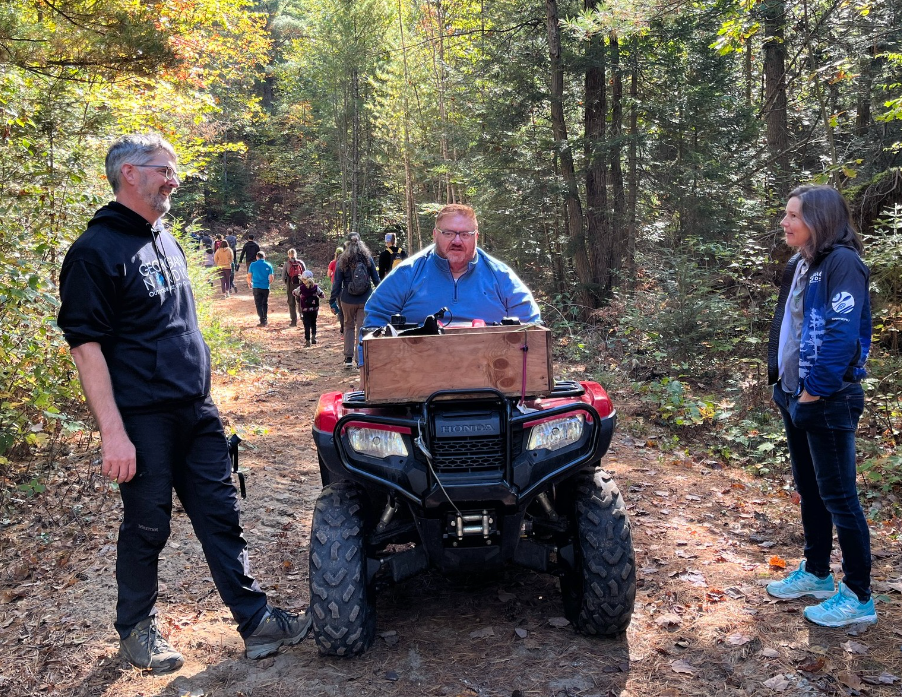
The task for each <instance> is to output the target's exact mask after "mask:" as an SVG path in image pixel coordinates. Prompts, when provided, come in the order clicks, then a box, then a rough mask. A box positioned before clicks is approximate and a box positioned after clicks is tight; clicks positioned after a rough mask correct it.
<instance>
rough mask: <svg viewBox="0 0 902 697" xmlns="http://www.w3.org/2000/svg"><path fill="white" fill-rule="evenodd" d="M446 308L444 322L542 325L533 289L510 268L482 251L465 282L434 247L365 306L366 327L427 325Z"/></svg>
mask: <svg viewBox="0 0 902 697" xmlns="http://www.w3.org/2000/svg"><path fill="white" fill-rule="evenodd" d="M442 307H447V308H448V309H449V310H450V311H451V316H450V317H448V316H446V317H445V320H444V321H448V320H452V321H454V322H455V323H458V322H466V323H467V324H469V323H470V322H471V321H472V320H474V319H483V320H485V321H486V323H489V322H500V321H501V320H502V318H504V317H518V318H519V319H520V321H521V322H523V323H524V324H525V323H527V322H538V321H540V320H541V316H540V314H539V306H538V305H536V301H535V300H534V299H533V297H532V293H531V292H530V291H529V288H527V287H526V285H525V284H524V283H523V281H521V280H520V279H519V278H518V277H517V274H515V273H514V272H513V270H511V268H510V267H509V266H507V265H506V264H504V263H502V262H500V261H498V260H497V259H495V258H493V257H491V256H489V255H488V254H486V253H485V252H484V251H482V250H481V249H479V248H477V250H476V257H475V258H474V259H473V260H472V261H471V262H470V264H469V267H468V268H467V270H466V272H465V273H464V275H463V276H461V277H460V278H458V279H457V280H454V277H453V276H452V275H451V267H450V265H449V264H448V260H447V259H443V258H442V257H440V256H439V255H438V254H436V253H435V246H434V245H432V246H429V247H427V248H426V249H424V250H422V251H421V252H418V253H417V254H415V255H414V256H412V257H409V258H408V259H406V260H404V261H403V262H402V263H401V264H399V265H398V266H396V267H395V268H394V269H393V270H392V272H391V273H390V274H388V275H387V276H386V277H385V278H384V279H382V282H381V283H380V284H379V287H378V288H376V290H375V291H373V294H372V295H371V296H370V299H369V300H368V301H367V303H366V308H365V312H366V315H365V317H364V319H363V326H364V327H382V326H385V325H386V324H388V323H389V321H390V320H391V316H392V315H394V314H402V315H404V316H405V317H406V318H407V321H408V322H416V323H419V322H422V321H423V320H424V319H425V318H426V317H427V316H428V315H431V314H434V313H435V312H436V311H438V310H440V309H441V308H442Z"/></svg>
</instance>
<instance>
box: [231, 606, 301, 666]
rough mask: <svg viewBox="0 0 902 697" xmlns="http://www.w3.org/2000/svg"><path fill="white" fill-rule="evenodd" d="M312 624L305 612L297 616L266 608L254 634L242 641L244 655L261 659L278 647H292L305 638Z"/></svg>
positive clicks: (273, 608)
mask: <svg viewBox="0 0 902 697" xmlns="http://www.w3.org/2000/svg"><path fill="white" fill-rule="evenodd" d="M312 623H313V618H312V617H310V615H309V614H308V613H306V612H305V613H304V614H303V615H298V614H295V613H294V612H286V611H285V610H282V609H280V608H277V607H270V608H267V610H266V614H265V615H263V619H262V620H260V624H258V625H257V628H256V629H255V630H254V633H253V634H251V635H250V636H249V637H248V638H247V639H245V640H244V649H245V654H246V655H247V657H248V658H263V657H264V656H269V655H270V654H272V653H275V652H276V651H278V649H279V647H280V646H293V645H294V644H297V643H298V642H299V641H301V639H303V638H304V637H305V636H307V632H309V631H310V625H311V624H312Z"/></svg>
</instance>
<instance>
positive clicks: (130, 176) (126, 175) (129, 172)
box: [119, 162, 138, 186]
mask: <svg viewBox="0 0 902 697" xmlns="http://www.w3.org/2000/svg"><path fill="white" fill-rule="evenodd" d="M119 174H120V175H121V176H120V179H121V180H123V181H127V182H128V183H129V184H131V185H132V186H135V183H136V182H137V180H138V168H137V167H135V166H134V165H132V164H130V163H128V162H126V163H125V164H123V165H122V168H121V169H120V170H119Z"/></svg>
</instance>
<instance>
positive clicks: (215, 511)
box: [116, 397, 266, 638]
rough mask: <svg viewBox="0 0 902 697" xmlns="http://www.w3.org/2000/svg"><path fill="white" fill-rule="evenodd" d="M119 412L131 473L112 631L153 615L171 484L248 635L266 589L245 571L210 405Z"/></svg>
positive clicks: (224, 455)
mask: <svg viewBox="0 0 902 697" xmlns="http://www.w3.org/2000/svg"><path fill="white" fill-rule="evenodd" d="M122 418H123V421H124V423H125V430H126V431H127V433H128V436H129V438H131V441H132V443H134V444H135V450H136V455H137V472H136V473H135V476H134V478H133V479H132V480H131V481H129V482H123V483H122V484H120V485H119V492H120V494H121V496H122V508H123V515H122V525H120V527H119V541H118V554H117V559H116V583H117V586H118V589H119V599H118V602H117V604H116V631H117V632H119V635H120V636H121V637H123V638H124V637H126V636H128V633H129V632H130V631H131V629H132V628H133V627H134V626H135V625H136V624H138V622H140V621H141V620H143V619H145V618H146V617H149V616H150V615H153V614H155V613H156V608H155V605H156V601H157V591H158V586H157V567H158V560H159V556H160V552H161V551H162V550H163V547H164V545H165V544H166V540H167V539H168V538H169V531H170V519H171V518H172V490H173V489H175V493H176V494H177V495H178V497H179V501H181V503H182V506H183V507H184V509H185V512H186V513H187V514H188V518H189V519H190V520H191V525H192V526H193V527H194V532H195V534H196V535H197V539H198V540H200V543H201V546H202V547H203V551H204V557H206V560H207V565H208V566H209V567H210V574H211V576H212V577H213V582H214V583H215V584H216V588H217V590H218V591H219V595H220V597H221V598H222V601H223V602H224V603H225V604H226V606H227V607H228V608H229V609H230V610H231V611H232V616H233V617H234V618H235V621H236V622H238V631H239V632H240V633H241V635H242V636H244V637H246V636H248V635H250V634H251V633H252V632H253V631H254V629H256V627H257V625H258V624H259V623H260V620H261V619H262V618H263V615H264V613H265V612H266V594H265V593H263V591H261V590H260V586H259V585H258V584H257V582H256V581H255V580H254V579H253V577H252V576H251V575H250V566H249V564H248V558H247V542H246V541H245V539H244V536H243V535H242V529H241V524H240V522H239V519H238V516H239V507H238V497H237V495H236V493H235V487H234V485H233V484H232V480H231V475H230V472H231V467H230V465H231V463H230V460H229V453H228V446H227V444H226V440H225V435H224V433H223V428H222V421H220V419H219V411H218V410H217V409H216V405H214V404H213V401H212V400H211V399H210V398H209V397H207V398H206V399H201V400H198V401H197V402H193V403H190V404H187V405H180V406H178V407H175V408H170V409H168V410H167V411H165V412H156V413H151V414H123V415H122Z"/></svg>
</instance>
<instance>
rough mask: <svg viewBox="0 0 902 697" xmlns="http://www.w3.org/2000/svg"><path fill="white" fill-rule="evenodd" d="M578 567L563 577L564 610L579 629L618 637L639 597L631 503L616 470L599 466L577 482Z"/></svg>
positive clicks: (628, 620)
mask: <svg viewBox="0 0 902 697" xmlns="http://www.w3.org/2000/svg"><path fill="white" fill-rule="evenodd" d="M573 515H574V521H575V525H576V530H575V534H574V536H573V537H574V548H575V549H574V552H575V554H574V557H575V561H576V564H575V568H573V569H571V570H569V571H567V572H565V573H564V575H563V576H562V577H561V592H562V594H563V596H564V614H565V615H566V617H567V619H568V620H570V622H571V624H573V626H574V627H575V628H576V630H577V631H579V632H582V633H584V634H594V635H607V636H611V635H617V634H620V633H622V632H624V631H626V628H627V627H628V626H629V623H630V620H631V619H632V615H633V605H634V604H635V600H636V558H635V553H634V552H633V538H632V533H631V532H630V523H629V518H628V517H627V513H626V505H625V504H624V502H623V497H622V496H621V495H620V490H619V489H618V488H617V484H616V483H615V482H614V480H613V478H612V477H611V475H610V474H608V473H607V472H605V471H604V470H603V469H600V468H599V469H596V470H595V472H594V475H593V474H590V473H584V474H582V475H580V476H579V477H578V478H577V480H576V482H575V490H574V503H573Z"/></svg>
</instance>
